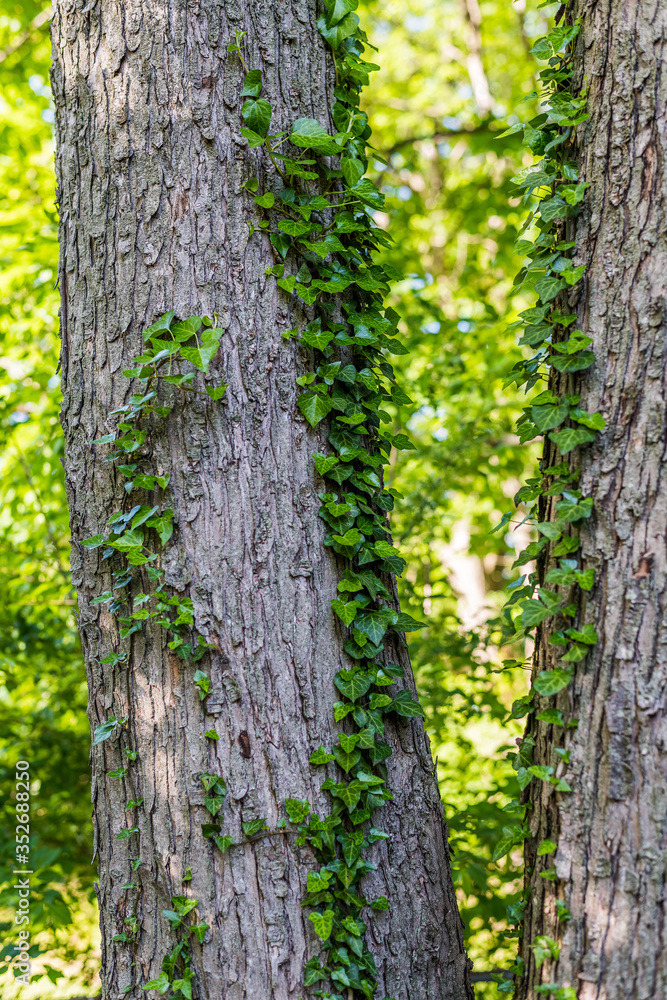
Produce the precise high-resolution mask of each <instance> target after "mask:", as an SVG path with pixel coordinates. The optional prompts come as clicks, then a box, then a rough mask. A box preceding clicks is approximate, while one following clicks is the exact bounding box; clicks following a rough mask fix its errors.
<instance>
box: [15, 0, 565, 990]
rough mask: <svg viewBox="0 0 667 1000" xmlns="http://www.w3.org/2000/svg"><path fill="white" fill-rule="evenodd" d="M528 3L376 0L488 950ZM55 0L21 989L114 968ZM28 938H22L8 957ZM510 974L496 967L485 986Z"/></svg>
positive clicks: (455, 727)
mask: <svg viewBox="0 0 667 1000" xmlns="http://www.w3.org/2000/svg"><path fill="white" fill-rule="evenodd" d="M536 6H537V4H533V8H535V7H536ZM525 7H526V4H525V0H515V2H514V3H510V2H508V0H481V2H480V4H479V8H478V7H477V3H476V2H475V0H362V3H361V5H360V9H359V13H360V15H361V17H362V22H363V24H364V27H365V28H366V30H367V31H368V34H369V37H370V38H371V39H372V40H373V41H374V43H375V44H376V45H377V46H378V47H379V49H380V55H379V57H378V62H379V63H380V65H381V67H382V69H381V71H380V72H379V73H378V74H376V77H375V79H374V82H373V84H372V86H371V87H370V88H369V91H368V94H367V96H366V107H367V109H368V111H369V113H370V115H371V120H372V123H373V129H374V139H373V143H374V145H375V147H376V149H377V153H378V159H377V162H376V163H375V165H374V171H375V173H376V176H377V179H378V180H379V183H380V184H381V185H382V189H383V191H384V192H385V194H386V195H387V208H386V213H384V214H379V215H378V221H380V224H381V225H383V226H386V228H387V229H388V231H389V232H390V233H391V235H392V237H393V239H394V241H395V243H394V247H393V248H392V249H391V250H389V251H387V257H388V259H389V262H390V263H393V264H394V265H395V266H397V267H399V268H400V270H401V271H403V272H404V273H408V274H409V275H410V277H409V278H407V279H406V280H404V281H403V282H401V283H400V284H399V285H398V286H397V287H396V288H395V290H394V293H393V304H394V306H395V307H396V308H397V309H398V310H399V312H400V313H401V315H402V317H403V333H404V339H405V342H406V344H407V346H408V347H409V348H410V350H411V354H410V356H406V357H405V358H403V357H401V358H399V359H398V360H397V362H396V366H397V368H398V369H399V370H401V371H402V376H403V380H404V384H405V385H406V388H408V390H409V392H410V394H411V396H412V397H413V398H414V399H415V400H416V406H415V407H414V409H413V410H412V412H409V411H408V410H406V411H405V412H398V413H397V414H396V423H397V426H396V430H398V429H399V428H400V427H401V426H405V425H406V424H407V425H408V426H409V428H410V431H411V433H412V436H413V440H414V441H415V444H416V450H415V451H413V452H404V453H401V455H400V457H398V458H397V460H396V462H395V464H394V465H393V466H392V468H391V470H390V474H391V476H392V480H393V485H394V486H396V487H397V488H399V489H400V490H401V491H402V492H403V493H404V495H405V499H404V500H403V501H402V502H401V503H400V505H399V506H398V510H397V511H396V513H395V514H394V516H393V522H392V524H393V530H394V533H395V535H396V538H397V541H399V542H400V544H401V547H402V551H403V552H404V553H406V554H407V557H408V558H409V567H408V570H407V571H406V574H405V576H404V579H403V581H402V584H401V591H402V594H401V596H402V602H403V605H404V610H406V611H408V612H409V613H411V614H413V615H414V616H415V617H418V618H419V617H422V618H424V619H425V620H426V621H428V623H429V628H428V629H426V630H424V631H423V632H422V633H419V634H417V635H415V636H413V638H412V639H411V652H412V656H413V661H414V665H415V669H416V671H417V675H418V680H419V685H420V690H421V694H422V699H423V703H424V705H425V707H426V710H427V713H428V725H429V729H430V732H431V738H432V742H433V747H434V752H435V753H436V754H437V757H438V771H439V776H440V779H441V787H442V793H443V800H444V802H445V808H446V814H447V819H448V822H449V824H450V830H451V842H452V848H453V851H454V854H453V865H454V869H455V878H456V883H457V888H458V892H459V899H460V904H461V910H462V916H463V919H464V923H465V927H466V935H467V940H468V947H469V950H470V954H471V957H472V958H473V961H474V965H475V971H484V970H488V969H491V968H496V967H498V966H499V965H502V964H505V963H506V959H507V958H508V957H509V955H510V952H511V950H512V947H513V944H512V942H511V941H508V940H505V939H504V938H503V930H504V927H505V911H506V905H507V903H508V902H512V901H513V900H514V899H516V897H517V893H518V875H519V869H518V868H517V862H518V861H519V858H518V857H517V856H514V857H513V858H512V857H510V858H507V857H506V858H504V859H503V860H502V861H500V862H498V863H495V864H494V863H493V862H492V860H491V858H492V855H493V849H494V845H495V843H496V842H497V840H498V839H499V838H500V836H501V830H502V827H503V826H504V825H508V824H510V825H511V823H512V822H515V821H516V819H515V816H514V815H513V814H512V812H511V802H510V793H509V776H510V774H511V770H510V768H509V765H507V764H505V763H504V762H503V761H502V747H503V745H505V744H506V743H507V741H508V740H513V739H514V738H515V737H516V736H518V735H519V732H520V729H519V726H518V724H517V723H512V724H510V725H509V726H508V725H507V724H505V723H504V721H503V720H504V719H505V718H506V716H507V713H508V709H509V707H510V706H511V702H512V700H513V698H515V697H517V696H518V695H520V694H523V693H524V690H525V680H524V677H523V675H522V672H521V671H520V670H519V671H515V672H514V673H512V672H507V671H505V672H500V671H499V659H500V657H499V651H498V650H497V649H496V648H495V647H494V646H493V643H492V639H493V633H492V629H490V627H489V625H488V621H489V619H491V618H492V617H493V615H494V614H495V613H496V612H497V610H498V609H499V608H500V606H501V605H502V603H503V601H504V597H505V588H506V586H507V583H508V582H509V581H510V579H512V577H513V576H515V575H516V572H514V573H513V572H512V571H511V564H512V561H513V558H514V550H515V547H516V546H517V545H518V544H519V542H520V541H522V542H523V541H525V537H526V536H525V534H522V529H520V528H516V526H514V528H513V529H512V530H510V531H508V532H507V531H505V532H503V531H501V532H496V533H495V534H489V531H490V530H491V528H492V527H493V526H494V525H495V524H497V522H498V521H499V520H500V517H501V514H502V512H503V511H504V510H506V509H508V508H509V507H510V500H509V498H510V497H511V496H512V495H513V494H514V492H516V489H517V488H518V483H519V481H520V480H522V479H523V478H524V477H525V474H526V471H527V469H529V468H531V467H532V465H533V462H534V454H533V453H532V452H531V450H530V449H529V448H526V447H520V446H519V445H518V440H517V438H516V436H515V434H514V431H513V425H514V421H515V419H516V416H517V414H518V412H519V405H520V403H519V399H518V398H517V396H516V395H515V394H514V392H512V391H506V390H503V388H502V379H503V375H504V374H505V372H506V371H507V370H508V369H509V368H511V367H512V365H513V364H514V362H515V361H516V360H517V359H518V356H519V348H518V347H517V346H516V337H515V335H514V332H513V331H508V329H507V326H508V323H509V322H511V321H512V320H513V319H514V318H515V317H516V313H517V311H518V310H519V309H521V308H523V307H524V306H525V305H526V303H525V302H524V301H523V300H522V299H521V297H520V296H519V295H515V294H513V286H512V281H513V277H514V275H515V273H516V272H517V270H518V268H519V262H518V260H517V258H515V257H514V255H513V249H512V248H513V243H514V240H515V237H516V233H517V230H518V228H519V225H520V222H521V220H522V215H523V211H522V208H521V206H519V205H516V203H514V204H512V203H511V201H510V190H509V189H510V185H509V179H510V177H511V176H512V175H513V174H514V173H516V171H517V169H519V168H520V167H521V166H522V165H524V164H525V162H528V161H524V159H523V156H524V154H522V152H521V148H520V140H519V139H517V138H516V137H515V136H510V137H507V138H505V139H498V138H497V136H498V134H499V133H500V132H502V131H503V128H504V127H505V125H506V124H507V123H508V116H509V123H511V122H512V121H515V120H516V118H512V117H511V116H512V115H513V114H514V113H515V110H516V108H517V106H518V105H519V103H520V102H521V101H522V100H523V99H524V98H526V97H527V96H528V94H529V92H530V91H532V89H533V83H534V72H535V66H534V64H533V61H532V57H531V56H530V55H529V48H530V41H529V40H530V38H533V37H535V36H537V35H539V34H541V33H543V31H544V28H545V25H546V17H547V15H548V14H550V13H553V8H546V9H543V10H537V9H529V10H528V11H526V10H525ZM42 10H43V4H41V3H34V2H31V0H20V2H13V0H7V2H6V3H5V4H4V5H3V10H2V13H0V339H1V345H0V567H1V570H2V572H1V573H0V778H1V782H2V784H1V787H2V789H3V804H2V806H1V807H0V926H2V929H3V931H5V932H6V931H7V930H8V923H7V921H8V920H9V919H10V918H11V907H13V905H14V902H15V897H14V896H13V895H12V890H11V889H10V888H9V887H10V886H11V885H12V884H13V879H12V877H11V870H12V866H13V861H14V857H13V851H14V825H13V824H14V820H15V813H14V801H13V798H12V794H11V793H12V788H13V780H14V764H15V762H16V760H17V759H21V758H24V759H26V760H28V761H30V764H31V775H32V780H33V792H34V797H33V815H32V827H31V835H32V851H33V855H32V856H33V860H34V862H35V864H36V865H39V866H40V870H39V872H38V874H37V875H36V877H35V878H36V880H35V881H34V882H33V887H34V889H35V893H34V896H33V900H34V901H35V902H37V903H38V904H39V906H38V907H37V908H35V909H34V910H33V914H34V915H35V916H36V917H37V923H36V929H37V930H38V931H39V933H38V935H37V937H36V938H35V945H36V947H37V946H39V947H40V948H41V949H42V950H43V952H44V954H43V956H42V960H41V965H40V964H39V963H38V964H37V965H36V971H37V973H38V974H40V973H41V972H43V975H42V978H41V979H40V980H38V981H37V982H36V984H35V986H33V987H31V988H30V989H29V990H24V991H23V992H22V993H18V992H16V988H15V986H14V985H10V979H9V973H8V972H7V971H5V972H3V971H2V970H3V968H4V963H3V962H0V987H1V988H2V991H3V997H4V996H6V997H7V998H8V1000H9V998H12V997H14V996H18V995H20V996H21V997H25V998H26V1000H28V998H32V997H39V998H40V1000H46V998H47V997H56V996H59V997H67V996H73V995H75V994H80V993H83V992H86V993H90V994H91V995H92V993H94V992H95V991H96V989H97V986H96V979H95V964H96V961H97V953H96V948H97V932H96V929H95V927H94V917H93V912H94V911H93V908H92V900H93V898H94V896H93V885H92V883H93V874H94V869H93V867H91V858H92V825H91V822H90V794H89V772H88V743H89V736H88V722H87V719H86V685H85V674H84V669H83V664H82V660H81V654H80V648H79V643H78V637H77V634H76V623H75V619H74V595H73V594H72V591H71V588H70V585H69V578H68V572H67V565H68V524H67V512H66V498H65V492H64V484H63V476H62V468H61V463H60V456H61V451H62V440H61V436H60V430H59V424H58V407H59V388H58V377H57V374H56V369H57V358H58V340H57V326H58V321H57V310H58V294H57V291H56V290H55V287H54V285H55V276H56V261H57V232H56V210H55V205H54V176H53V164H52V158H53V139H52V130H51V123H52V120H53V114H52V109H51V105H50V95H49V88H48V69H49V60H50V43H49V39H48V26H47V25H46V24H44V25H42V26H40V27H36V28H34V30H33V29H31V25H33V24H34V20H35V18H38V17H39V15H40V14H41V12H42ZM477 10H478V11H479V18H478V17H477V14H476V11H477ZM480 72H481V75H480ZM519 110H520V111H521V109H519ZM522 117H523V114H522ZM513 652H514V653H516V652H517V651H513ZM519 653H520V651H519ZM503 809H505V810H506V811H505V812H503V811H502V810H503ZM3 920H4V923H2V921H3ZM3 937H4V940H5V941H7V940H8V938H7V934H6V933H5V934H4V935H3ZM9 955H11V950H9V949H8V948H7V947H5V948H4V950H3V951H2V953H0V958H2V959H6V958H7V957H8V956H9ZM494 995H495V987H494V986H492V985H491V984H487V983H480V984H478V986H477V996H478V998H486V997H491V996H494Z"/></svg>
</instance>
